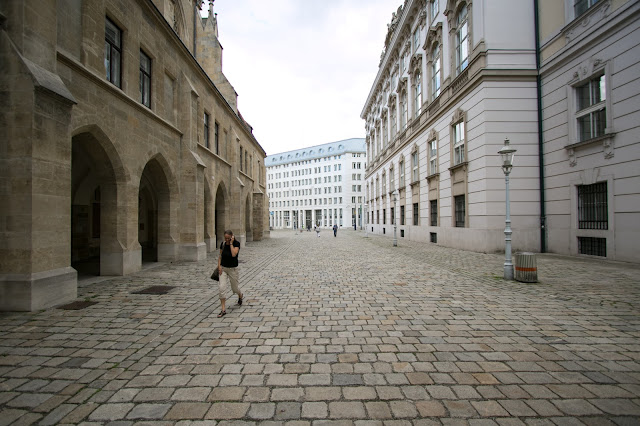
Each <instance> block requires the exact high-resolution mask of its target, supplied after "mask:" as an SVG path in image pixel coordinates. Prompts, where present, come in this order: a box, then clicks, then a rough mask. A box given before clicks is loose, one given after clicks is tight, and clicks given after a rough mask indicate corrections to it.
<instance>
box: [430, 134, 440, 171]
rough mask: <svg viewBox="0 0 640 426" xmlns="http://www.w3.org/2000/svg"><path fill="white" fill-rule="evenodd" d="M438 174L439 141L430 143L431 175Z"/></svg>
mask: <svg viewBox="0 0 640 426" xmlns="http://www.w3.org/2000/svg"><path fill="white" fill-rule="evenodd" d="M436 173H438V141H436V140H435V139H434V140H432V141H430V142H429V175H434V174H436Z"/></svg>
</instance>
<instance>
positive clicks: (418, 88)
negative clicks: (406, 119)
mask: <svg viewBox="0 0 640 426" xmlns="http://www.w3.org/2000/svg"><path fill="white" fill-rule="evenodd" d="M414 78H415V82H414V86H413V111H414V114H415V115H414V116H415V117H418V116H419V115H420V113H421V112H422V73H421V72H420V71H419V70H418V71H416V74H415V77H414Z"/></svg>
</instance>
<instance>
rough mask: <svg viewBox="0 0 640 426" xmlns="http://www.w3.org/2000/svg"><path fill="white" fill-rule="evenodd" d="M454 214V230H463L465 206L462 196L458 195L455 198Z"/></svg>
mask: <svg viewBox="0 0 640 426" xmlns="http://www.w3.org/2000/svg"><path fill="white" fill-rule="evenodd" d="M454 199H455V208H456V211H455V214H456V228H464V226H465V223H464V218H465V206H464V195H458V196H456V197H455V198H454Z"/></svg>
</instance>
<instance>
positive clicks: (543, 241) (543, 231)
mask: <svg viewBox="0 0 640 426" xmlns="http://www.w3.org/2000/svg"><path fill="white" fill-rule="evenodd" d="M533 6H534V19H535V32H536V71H537V75H536V86H537V87H536V89H537V92H538V96H537V97H538V174H539V185H540V253H546V252H547V226H546V225H547V217H546V211H545V198H544V194H545V190H544V136H543V134H542V77H541V76H540V16H539V15H538V0H533Z"/></svg>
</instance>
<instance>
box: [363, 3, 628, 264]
mask: <svg viewBox="0 0 640 426" xmlns="http://www.w3.org/2000/svg"><path fill="white" fill-rule="evenodd" d="M639 6H640V3H639V2H637V1H627V0H617V1H613V0H607V1H605V0H599V1H598V0H579V1H575V0H561V1H557V2H548V1H540V2H539V1H533V2H532V1H524V0H523V1H493V0H406V1H405V2H404V4H403V5H402V6H400V8H398V10H397V11H396V12H395V13H393V16H392V20H391V22H390V24H389V25H388V32H387V36H386V40H385V47H384V50H383V53H382V56H381V59H380V66H379V71H378V74H377V76H376V79H375V81H374V84H373V86H372V88H371V91H370V93H369V96H368V98H367V100H366V103H365V106H364V109H363V111H362V114H361V117H362V118H363V119H364V120H365V121H366V125H365V126H366V131H367V155H368V163H369V166H368V168H367V200H368V207H369V211H370V214H369V217H368V219H369V223H370V224H369V230H370V231H372V232H374V233H380V234H383V233H385V230H386V231H387V234H388V229H387V228H388V227H389V226H390V225H393V223H394V221H395V220H398V226H399V230H400V232H401V237H402V238H408V239H412V240H417V241H425V242H434V243H438V244H443V245H446V246H451V247H457V248H462V249H469V250H475V251H484V252H499V251H503V250H504V247H505V241H504V239H505V235H504V229H505V210H506V208H505V199H506V197H505V177H504V174H503V172H502V169H501V162H500V156H499V154H498V150H500V148H501V147H502V146H503V141H504V140H505V139H509V140H510V144H511V146H512V147H514V148H516V149H517V153H516V157H515V163H514V167H513V169H512V171H511V175H510V181H511V182H510V195H511V203H510V205H511V228H512V229H513V235H512V241H513V249H514V251H551V252H556V253H562V254H571V255H578V254H580V255H587V256H600V257H605V258H607V259H613V260H625V261H633V262H638V261H640V257H639V256H640V255H639V254H638V251H637V250H633V249H632V247H633V245H634V244H633V243H634V241H637V238H638V232H639V230H640V228H639V227H638V223H640V217H639V212H640V198H639V194H638V193H639V191H638V188H640V185H638V183H639V182H640V181H638V179H639V177H638V173H637V171H638V164H639V160H640V153H639V152H638V149H639V146H638V142H639V141H638V137H637V130H636V129H635V127H634V124H633V123H636V122H638V120H639V119H640V115H639V112H638V109H639V104H638V93H639V92H640V89H639V84H640V83H639V80H638V79H637V78H636V76H637V75H638V74H639V72H638V71H639V69H638V61H637V60H636V59H635V58H637V57H638V56H637V55H634V54H633V53H635V52H636V51H637V50H638V43H639V42H640V37H639V36H638V22H640V20H638V9H639ZM618 41H620V43H618ZM600 82H602V87H603V88H604V87H606V89H603V91H602V96H601V98H598V99H597V100H595V101H593V102H592V103H587V104H586V106H580V105H578V104H579V103H580V102H583V101H582V100H581V99H580V98H579V94H581V93H582V94H584V93H587V94H588V93H590V92H589V91H590V90H591V91H592V92H591V93H592V97H593V96H596V95H597V96H600V92H597V93H596V92H595V88H596V86H597V84H600ZM596 83H597V84H596ZM585 85H586V86H585ZM594 94H596V95H594ZM587 98H588V96H587ZM585 129H590V130H589V131H587V130H585ZM580 132H582V133H580ZM634 132H635V133H634ZM394 195H395V199H396V200H397V201H395V202H394ZM396 215H397V217H396ZM594 247H595V248H594ZM602 247H604V249H602Z"/></svg>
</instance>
